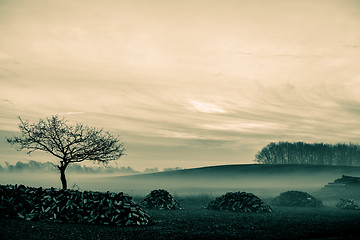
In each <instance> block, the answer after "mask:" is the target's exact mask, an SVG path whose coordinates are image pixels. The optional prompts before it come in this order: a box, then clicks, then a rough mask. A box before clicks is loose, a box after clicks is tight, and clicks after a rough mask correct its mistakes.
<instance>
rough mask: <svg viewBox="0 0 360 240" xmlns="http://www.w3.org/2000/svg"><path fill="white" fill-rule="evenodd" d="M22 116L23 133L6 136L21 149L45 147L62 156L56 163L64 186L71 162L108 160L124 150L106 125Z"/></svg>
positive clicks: (20, 125)
mask: <svg viewBox="0 0 360 240" xmlns="http://www.w3.org/2000/svg"><path fill="white" fill-rule="evenodd" d="M18 118H19V120H20V124H19V129H20V132H21V136H20V137H12V138H7V141H8V142H9V143H10V144H11V145H12V146H14V147H15V148H16V149H17V150H18V151H21V150H23V149H28V150H29V151H28V154H31V153H32V152H34V151H38V150H39V151H44V152H47V153H50V154H52V155H53V156H55V157H57V158H59V159H60V162H59V165H58V166H57V167H58V169H59V171H60V180H61V183H62V187H63V189H67V181H66V177H65V170H66V167H67V166H68V165H69V164H70V163H78V162H82V161H87V160H88V161H95V162H97V163H104V164H107V163H108V162H110V161H114V160H117V159H119V158H120V157H121V156H122V155H124V154H125V150H126V149H125V148H124V144H123V143H121V142H120V139H119V137H118V136H113V135H112V134H110V133H109V132H104V131H103V129H98V128H93V127H88V126H86V125H84V124H82V123H77V124H76V125H74V126H72V125H69V124H68V122H67V120H65V119H64V118H59V116H51V117H50V118H46V119H45V120H43V119H40V120H39V122H37V123H29V121H27V120H22V119H21V117H18Z"/></svg>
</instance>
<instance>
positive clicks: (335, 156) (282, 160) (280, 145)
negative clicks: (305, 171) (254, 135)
mask: <svg viewBox="0 0 360 240" xmlns="http://www.w3.org/2000/svg"><path fill="white" fill-rule="evenodd" d="M255 161H256V162H258V163H263V164H321V165H344V166H360V146H359V145H356V144H351V143H350V144H345V143H342V144H340V143H339V144H335V145H332V144H325V143H304V142H294V143H291V142H277V143H274V142H272V143H269V144H268V145H266V146H265V147H264V148H263V149H261V151H259V152H258V153H257V154H256V155H255Z"/></svg>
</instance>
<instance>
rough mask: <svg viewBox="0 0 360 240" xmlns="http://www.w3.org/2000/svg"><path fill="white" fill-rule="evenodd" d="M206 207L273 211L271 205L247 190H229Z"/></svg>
mask: <svg viewBox="0 0 360 240" xmlns="http://www.w3.org/2000/svg"><path fill="white" fill-rule="evenodd" d="M205 208H208V209H216V210H227V211H238V212H272V209H271V207H270V206H269V205H267V204H266V203H264V202H263V201H262V200H261V199H260V198H259V197H257V196H255V195H254V194H252V193H247V192H228V193H226V194H225V195H222V196H220V197H218V198H216V199H215V200H213V201H211V202H210V203H209V205H208V206H206V207H205Z"/></svg>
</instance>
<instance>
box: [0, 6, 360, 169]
mask: <svg viewBox="0 0 360 240" xmlns="http://www.w3.org/2000/svg"><path fill="white" fill-rule="evenodd" d="M40 2H41V4H38V3H37V4H34V2H33V1H28V2H18V1H5V2H3V3H1V4H0V16H1V17H0V35H1V36H2V37H1V38H0V44H1V46H2V48H1V49H0V63H1V64H0V65H1V66H0V84H1V88H0V107H1V113H0V130H11V131H15V130H16V125H17V119H16V116H18V115H21V116H22V117H24V118H27V119H29V120H37V119H38V118H39V117H45V116H49V115H51V114H60V115H64V116H65V117H66V118H67V119H69V120H70V121H73V122H77V121H81V122H86V123H87V124H89V125H92V126H96V127H102V128H105V129H107V130H111V131H113V132H115V133H119V134H121V136H122V137H123V138H124V141H127V142H126V143H127V145H128V146H129V147H128V148H129V152H128V156H127V157H126V159H128V160H125V161H128V163H125V164H126V165H129V166H133V167H134V168H136V169H141V167H138V166H137V164H138V165H141V166H144V167H154V166H156V164H162V166H160V165H158V166H157V167H160V168H161V167H176V166H181V167H188V166H195V165H196V166H198V165H210V164H214V163H216V164H220V163H224V164H225V163H234V162H251V160H252V158H253V156H254V154H255V153H256V151H257V150H259V149H261V147H262V146H263V145H265V144H266V143H268V142H269V141H279V140H288V141H324V142H339V141H340V142H347V141H352V142H360V136H359V131H357V130H356V129H357V128H358V126H357V125H358V123H357V122H358V121H357V119H359V117H360V107H359V106H360V97H359V94H358V93H359V91H360V72H359V69H360V68H359V62H360V48H358V47H357V46H358V45H359V41H358V39H360V31H359V29H360V18H359V16H360V8H359V4H358V2H357V1H346V2H345V1H344V2H339V1H332V0H330V1H328V2H327V3H326V4H324V3H322V2H316V3H314V2H309V1H305V2H304V1H289V2H284V1H278V0H271V1H265V0H264V1H263V0H257V1H254V2H243V1H239V2H236V1H233V2H229V3H227V4H224V3H223V2H222V1H214V2H213V4H211V5H209V4H207V3H205V2H204V1H195V2H194V1H182V2H179V3H178V4H177V6H176V7H174V6H173V4H172V3H165V2H164V1H157V0H156V1H152V2H151V3H149V2H148V1H142V0H139V1H136V3H135V2H126V1H112V0H107V1H106V4H103V3H101V4H100V3H98V2H97V1H91V4H87V5H84V4H83V3H81V2H61V1H55V2H54V1H40ZM190 6H191V11H189V9H190ZM44 9H54V11H51V12H50V11H45V10H44ZM93 16H97V17H96V19H95V18H94V17H93ZM334 16H336V17H334ZM172 163H174V164H175V163H176V165H171V164H172ZM179 163H182V165H181V164H179ZM195 163H196V164H195Z"/></svg>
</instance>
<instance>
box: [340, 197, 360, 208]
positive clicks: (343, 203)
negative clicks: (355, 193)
mask: <svg viewBox="0 0 360 240" xmlns="http://www.w3.org/2000/svg"><path fill="white" fill-rule="evenodd" d="M336 207H337V208H340V209H350V210H359V209H360V208H359V205H358V204H357V203H356V202H355V200H354V199H344V198H342V199H340V201H339V202H338V203H337V204H336Z"/></svg>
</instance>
